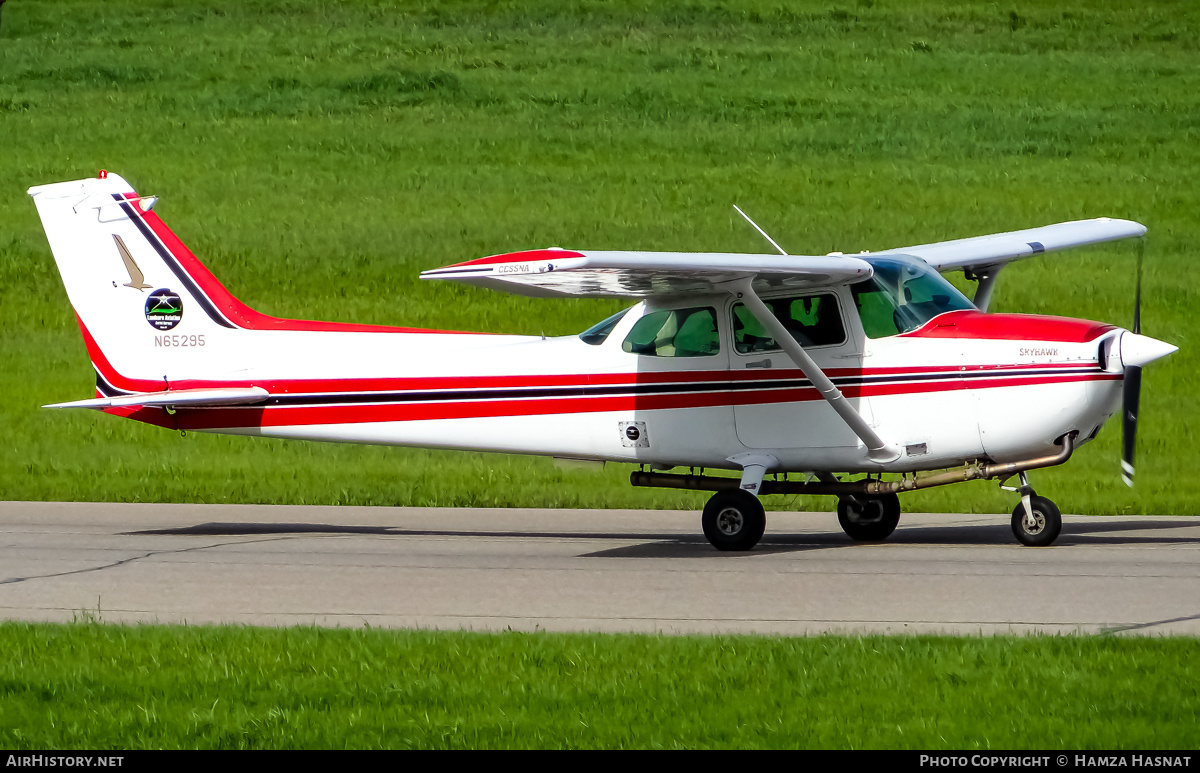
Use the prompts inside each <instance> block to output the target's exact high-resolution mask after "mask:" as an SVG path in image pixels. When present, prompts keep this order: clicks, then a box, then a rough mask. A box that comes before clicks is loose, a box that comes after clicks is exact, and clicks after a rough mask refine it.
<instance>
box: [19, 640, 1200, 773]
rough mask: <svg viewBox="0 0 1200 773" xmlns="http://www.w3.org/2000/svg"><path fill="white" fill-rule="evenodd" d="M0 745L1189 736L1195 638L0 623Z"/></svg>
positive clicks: (653, 744)
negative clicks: (671, 633)
mask: <svg viewBox="0 0 1200 773" xmlns="http://www.w3.org/2000/svg"><path fill="white" fill-rule="evenodd" d="M0 651H3V652H4V653H5V657H4V658H3V659H2V660H0V717H3V721H0V747H2V748H8V749H27V748H33V749H56V750H66V749H73V748H78V749H92V750H103V749H147V748H187V749H206V748H222V749H261V748H471V749H489V748H691V749H700V748H783V749H787V748H800V749H814V748H836V749H864V748H875V749H958V750H964V751H966V750H989V751H991V750H998V749H1041V750H1045V749H1060V750H1066V749H1101V750H1116V749H1132V750H1141V751H1146V750H1166V749H1184V750H1194V749H1195V748H1196V747H1197V745H1198V744H1200V729H1198V728H1200V693H1198V689H1200V688H1198V687H1197V685H1200V672H1198V671H1200V666H1197V662H1196V658H1195V652H1196V649H1195V643H1194V641H1192V640H1190V639H1147V638H1140V637H1139V638H1137V639H1132V640H1125V639H1111V638H1107V639H1105V638H1099V639H1097V638H1092V639H1087V638H1078V637H1072V638H1057V637H1029V638H1020V639H1010V638H994V639H985V638H974V639H971V638H964V639H953V638H936V637H921V638H917V637H913V638H887V637H863V638H840V637H817V638H801V639H766V638H755V637H696V638H686V637H682V638H681V637H662V638H660V637H652V636H603V637H598V636H588V635H582V634H580V635H556V634H521V633H504V634H479V633H467V632H462V633H443V634H435V633H428V632H396V631H372V630H368V631H346V630H320V629H303V628H293V629H286V630H278V629H252V628H202V627H200V628H168V627H154V626H136V627H122V626H108V625H99V624H94V623H87V624H76V625H66V626H51V625H27V624H16V623H5V624H0Z"/></svg>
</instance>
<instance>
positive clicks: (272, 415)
mask: <svg viewBox="0 0 1200 773" xmlns="http://www.w3.org/2000/svg"><path fill="white" fill-rule="evenodd" d="M1121 378H1122V376H1121V375H1120V374H1111V373H1103V372H1096V373H1091V374H1074V375H1056V376H1030V377H1025V378H1022V377H1008V378H998V379H988V380H987V381H984V382H982V383H968V382H964V381H961V380H949V379H948V380H945V381H940V380H939V381H923V382H917V383H908V384H882V385H863V386H860V387H847V388H845V389H843V390H842V392H843V394H844V395H845V396H846V397H847V398H856V397H873V396H887V395H910V394H927V393H931V392H945V391H956V390H961V389H980V390H982V389H995V388H1000V387H1021V386H1039V385H1046V384H1067V383H1077V382H1083V381H1118V380H1120V379H1121ZM821 399H822V397H821V395H820V393H819V392H818V391H817V390H816V389H815V388H812V387H801V388H794V389H763V390H746V391H743V392H730V391H725V390H720V389H715V390H713V391H711V392H701V393H682V394H680V393H677V394H664V395H616V396H604V397H549V398H530V399H521V400H508V399H500V400H486V399H482V400H480V399H477V400H461V401H453V402H451V401H447V402H422V403H398V404H397V403H392V404H387V403H384V404H373V405H371V404H368V405H318V406H276V407H270V408H263V407H259V406H247V407H243V408H199V409H197V408H190V409H189V408H181V409H178V411H177V412H176V414H175V415H173V416H171V415H168V414H167V413H166V412H165V411H162V410H160V409H156V408H136V409H130V408H122V409H115V408H114V409H107V410H106V412H107V413H112V414H114V415H120V416H127V417H128V418H131V419H135V420H138V421H143V422H146V423H149V424H155V425H158V426H163V427H170V428H173V429H193V430H199V429H238V428H259V427H261V428H269V427H292V426H313V425H329V424H368V423H380V422H405V421H429V420H445V419H480V418H495V417H502V416H550V415H559V414H568V413H597V412H601V411H654V410H672V409H681V408H713V407H723V406H728V407H733V406H737V405H758V404H777V403H787V402H815V401H817V400H821Z"/></svg>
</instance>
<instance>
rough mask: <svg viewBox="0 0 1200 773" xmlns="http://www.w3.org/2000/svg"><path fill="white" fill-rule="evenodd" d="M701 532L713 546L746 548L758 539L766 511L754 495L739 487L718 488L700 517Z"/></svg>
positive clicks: (765, 526)
mask: <svg viewBox="0 0 1200 773" xmlns="http://www.w3.org/2000/svg"><path fill="white" fill-rule="evenodd" d="M700 523H701V525H703V527H704V536H705V537H707V538H708V541H709V542H710V543H712V546H713V547H714V548H716V549H717V550H749V549H750V548H752V547H754V546H755V545H757V544H758V541H759V540H760V539H762V535H763V532H764V531H765V530H766V528H767V517H766V513H764V512H763V506H762V502H759V501H758V497H756V496H754V495H753V494H750V493H748V492H745V491H742V490H741V489H735V490H733V491H718V492H717V493H716V494H714V495H713V497H712V499H710V500H708V504H706V505H705V506H704V514H703V516H701V518H700Z"/></svg>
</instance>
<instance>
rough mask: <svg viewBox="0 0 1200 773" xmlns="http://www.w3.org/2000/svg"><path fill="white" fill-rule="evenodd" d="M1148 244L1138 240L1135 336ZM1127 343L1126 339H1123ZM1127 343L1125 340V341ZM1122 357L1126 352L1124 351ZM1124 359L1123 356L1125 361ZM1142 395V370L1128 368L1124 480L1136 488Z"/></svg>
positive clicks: (1123, 429) (1123, 411)
mask: <svg viewBox="0 0 1200 773" xmlns="http://www.w3.org/2000/svg"><path fill="white" fill-rule="evenodd" d="M1144 242H1145V240H1144V239H1138V244H1137V284H1136V286H1135V289H1134V291H1133V328H1132V329H1131V330H1130V331H1129V332H1131V333H1133V334H1134V335H1139V334H1141V332H1142V254H1143V252H1144V250H1145V244H1144ZM1122 339H1124V336H1122ZM1122 343H1124V340H1122ZM1122 355H1124V352H1123V351H1122ZM1123 359H1124V356H1122V360H1123ZM1141 394H1142V369H1141V368H1140V367H1136V366H1134V367H1127V368H1125V386H1124V395H1123V396H1122V397H1123V399H1122V408H1121V480H1123V481H1125V485H1126V486H1129V487H1130V488H1133V452H1134V450H1135V449H1136V448H1137V415H1138V402H1139V401H1140V399H1141Z"/></svg>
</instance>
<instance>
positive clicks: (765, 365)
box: [746, 357, 771, 368]
mask: <svg viewBox="0 0 1200 773" xmlns="http://www.w3.org/2000/svg"><path fill="white" fill-rule="evenodd" d="M746 367H747V368H769V367H771V359H770V358H769V357H768V358H767V359H765V360H759V361H758V362H747V363H746Z"/></svg>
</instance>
